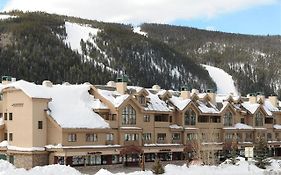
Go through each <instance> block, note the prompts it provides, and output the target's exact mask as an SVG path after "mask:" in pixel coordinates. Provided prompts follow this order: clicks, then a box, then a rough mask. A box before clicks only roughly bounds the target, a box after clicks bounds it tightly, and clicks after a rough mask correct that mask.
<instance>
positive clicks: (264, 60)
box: [0, 11, 281, 98]
mask: <svg viewBox="0 0 281 175" xmlns="http://www.w3.org/2000/svg"><path fill="white" fill-rule="evenodd" d="M9 15H13V16H14V17H12V18H9V19H5V20H0V75H11V76H14V77H17V78H18V79H25V80H28V81H34V82H36V83H41V82H42V81H43V80H45V79H49V80H51V81H53V82H55V83H61V82H64V81H68V82H71V83H81V82H85V81H89V82H91V83H93V84H104V83H106V82H108V81H109V80H114V79H115V78H116V76H117V73H118V72H119V71H125V72H126V74H127V75H128V76H129V78H130V83H131V84H133V85H140V86H145V87H151V86H152V85H153V84H159V85H160V86H161V87H163V88H173V89H179V88H180V87H181V86H183V85H188V86H189V87H192V88H199V89H209V88H212V89H216V85H215V83H214V82H213V81H212V79H211V78H210V76H209V74H208V72H207V71H206V70H205V69H204V68H203V67H202V66H201V65H200V64H209V65H213V66H216V67H220V68H222V69H224V70H225V71H227V72H228V73H229V74H231V75H232V76H233V77H234V80H235V83H236V85H237V86H238V89H239V91H240V92H241V93H242V95H246V94H247V93H251V92H258V91H262V92H264V93H265V94H266V95H268V94H272V93H278V94H279V97H280V98H281V71H280V67H281V37H280V36H251V35H240V34H230V33H223V32H214V31H206V30H199V29H195V28H188V27H178V26H170V25H160V24H143V25H141V30H142V31H143V32H146V33H147V35H146V36H144V35H141V34H139V33H135V32H134V31H133V27H132V26H131V25H124V24H117V23H104V22H98V21H95V20H85V19H81V18H75V17H67V16H59V15H53V14H47V13H42V12H36V13H35V12H34V13H22V12H20V11H14V12H11V13H9ZM67 24H69V25H74V24H75V25H77V26H80V27H79V30H84V29H83V28H92V29H94V30H95V31H97V33H96V34H90V35H89V36H87V38H86V39H81V41H80V40H79V41H78V46H79V50H80V51H79V50H77V49H74V48H73V43H69V42H68V40H69V37H70V33H68V32H67V31H68V28H67V27H68V25H67ZM80 28H81V29H80ZM80 32H81V31H80ZM82 33H83V31H82ZM84 33H85V31H84ZM74 34H75V33H74Z"/></svg>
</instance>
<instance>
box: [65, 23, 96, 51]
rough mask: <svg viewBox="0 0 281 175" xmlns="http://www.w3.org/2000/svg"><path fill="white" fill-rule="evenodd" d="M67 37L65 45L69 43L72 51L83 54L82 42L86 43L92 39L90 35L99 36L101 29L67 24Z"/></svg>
mask: <svg viewBox="0 0 281 175" xmlns="http://www.w3.org/2000/svg"><path fill="white" fill-rule="evenodd" d="M65 29H66V33H67V37H66V40H65V43H69V44H70V47H71V49H72V50H77V51H78V53H80V54H82V50H81V46H80V41H81V39H83V41H84V42H86V41H87V40H89V39H91V37H90V35H97V33H98V31H99V29H96V28H92V27H89V26H87V25H79V24H76V23H70V22H65Z"/></svg>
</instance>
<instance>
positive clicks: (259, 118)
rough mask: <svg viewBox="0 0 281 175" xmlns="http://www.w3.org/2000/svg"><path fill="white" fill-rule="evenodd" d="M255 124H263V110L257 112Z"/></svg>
mask: <svg viewBox="0 0 281 175" xmlns="http://www.w3.org/2000/svg"><path fill="white" fill-rule="evenodd" d="M255 126H263V114H262V113H261V112H258V113H257V114H256V117H255Z"/></svg>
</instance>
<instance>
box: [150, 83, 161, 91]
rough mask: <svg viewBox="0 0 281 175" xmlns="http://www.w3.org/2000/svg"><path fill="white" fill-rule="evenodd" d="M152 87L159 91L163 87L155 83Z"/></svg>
mask: <svg viewBox="0 0 281 175" xmlns="http://www.w3.org/2000/svg"><path fill="white" fill-rule="evenodd" d="M152 89H153V90H155V91H157V92H159V91H160V89H161V87H160V86H159V85H157V84H155V85H153V86H152Z"/></svg>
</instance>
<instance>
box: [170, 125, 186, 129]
mask: <svg viewBox="0 0 281 175" xmlns="http://www.w3.org/2000/svg"><path fill="white" fill-rule="evenodd" d="M169 127H170V128H171V129H183V127H182V126H179V125H177V124H173V125H170V126H169Z"/></svg>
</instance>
